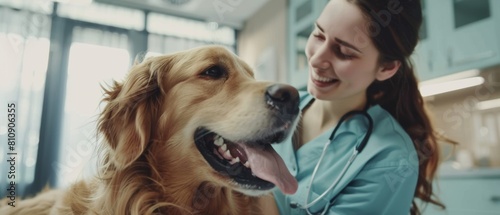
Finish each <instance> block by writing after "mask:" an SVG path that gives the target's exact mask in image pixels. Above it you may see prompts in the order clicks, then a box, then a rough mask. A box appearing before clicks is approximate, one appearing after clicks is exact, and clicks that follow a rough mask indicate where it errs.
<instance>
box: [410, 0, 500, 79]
mask: <svg viewBox="0 0 500 215" xmlns="http://www.w3.org/2000/svg"><path fill="white" fill-rule="evenodd" d="M422 1H423V15H424V23H423V26H422V29H421V31H422V32H421V41H420V43H419V45H418V46H417V48H416V50H415V53H414V55H413V56H412V58H413V60H414V62H415V67H416V70H417V75H418V77H419V79H420V80H428V79H432V78H436V77H441V76H445V75H449V74H452V73H456V72H461V71H465V70H470V69H483V68H487V67H491V66H495V65H497V64H500V1H498V0H438V1H436V0H422Z"/></svg>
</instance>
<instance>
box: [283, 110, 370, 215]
mask: <svg viewBox="0 0 500 215" xmlns="http://www.w3.org/2000/svg"><path fill="white" fill-rule="evenodd" d="M356 114H361V115H363V116H364V117H365V118H366V119H368V129H367V131H366V133H365V136H364V137H363V140H361V142H360V143H359V144H357V145H356V147H354V150H353V153H352V155H351V157H350V158H349V160H348V161H347V164H346V165H345V166H344V168H343V169H342V172H340V174H339V176H337V178H336V179H335V181H334V182H333V183H332V185H330V187H328V189H326V191H325V192H323V193H322V194H321V195H320V196H318V197H317V198H316V199H314V200H313V201H311V202H310V203H308V202H309V197H310V195H311V189H312V184H313V181H314V177H315V176H316V172H317V171H318V168H319V165H320V164H321V161H323V158H324V157H325V153H326V149H327V148H328V146H329V145H330V143H331V142H332V140H333V137H335V133H337V130H338V129H339V127H340V125H341V124H342V123H343V122H344V121H345V120H346V119H347V118H348V117H350V116H353V115H356ZM372 130H373V119H372V118H371V117H370V115H368V113H366V111H357V110H355V111H351V112H348V113H346V114H345V115H344V116H342V117H341V118H340V120H339V122H338V123H337V126H335V128H334V129H333V132H332V134H331V135H330V137H329V138H328V141H327V142H326V143H325V146H324V147H323V152H322V153H321V156H320V157H319V160H318V163H317V164H316V166H315V167H314V171H313V174H312V176H311V180H310V181H309V186H308V187H307V196H306V204H305V205H300V204H298V203H291V204H290V207H292V208H301V209H305V210H306V212H307V214H308V215H317V214H321V215H324V214H325V213H326V212H327V211H328V209H330V207H331V206H332V205H333V203H334V202H335V196H334V197H333V198H332V199H330V202H329V204H326V205H325V207H324V208H323V210H321V211H316V212H311V211H309V208H310V207H312V206H313V205H314V204H316V203H317V202H318V201H320V200H321V199H322V198H323V197H325V196H326V195H327V194H328V193H329V192H330V191H331V190H332V189H333V188H335V186H337V184H338V183H339V181H340V179H342V177H343V176H344V174H345V173H346V172H347V170H348V169H349V166H351V164H352V162H353V161H354V160H355V159H356V157H357V156H358V154H359V153H361V151H363V149H364V148H365V146H366V143H367V142H368V140H369V139H370V136H371V133H372Z"/></svg>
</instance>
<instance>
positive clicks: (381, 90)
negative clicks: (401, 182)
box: [347, 0, 455, 215]
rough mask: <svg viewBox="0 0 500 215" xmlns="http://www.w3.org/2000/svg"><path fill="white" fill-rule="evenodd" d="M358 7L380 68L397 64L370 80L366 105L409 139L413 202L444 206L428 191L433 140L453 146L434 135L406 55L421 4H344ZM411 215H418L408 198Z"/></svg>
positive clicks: (435, 153)
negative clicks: (413, 155)
mask: <svg viewBox="0 0 500 215" xmlns="http://www.w3.org/2000/svg"><path fill="white" fill-rule="evenodd" d="M347 1H348V2H351V3H353V4H355V5H356V6H358V8H359V9H360V10H361V11H362V12H363V14H364V16H365V18H366V19H367V21H368V25H367V26H366V27H367V28H366V29H365V30H366V32H368V35H369V37H370V38H371V40H372V42H373V43H374V45H375V47H376V48H377V49H378V51H379V53H380V56H379V64H384V63H387V62H392V61H395V60H396V61H400V62H401V66H400V68H399V70H398V71H397V72H396V74H395V75H394V76H393V77H391V78H390V79H388V80H385V81H375V82H374V83H372V85H370V86H369V87H368V89H367V98H368V104H369V105H373V104H379V105H380V106H382V107H383V108H384V109H385V110H387V111H388V112H389V113H391V115H392V116H393V117H394V118H395V119H396V120H397V121H398V122H399V123H400V124H401V126H402V127H403V128H404V130H405V131H406V132H407V133H408V134H409V136H410V137H411V138H412V140H413V143H414V145H415V149H416V151H417V154H418V159H419V173H418V181H417V186H416V188H415V198H419V199H420V200H422V201H423V202H427V203H433V204H436V205H438V206H440V207H442V208H444V205H443V204H442V203H441V202H439V200H437V199H436V198H435V195H434V194H433V192H432V180H433V178H434V176H435V172H436V169H437V166H438V164H439V156H440V153H439V147H438V140H444V141H446V142H450V143H453V144H455V142H454V141H451V140H449V139H446V138H444V137H442V136H440V135H439V134H437V132H435V131H434V129H433V126H432V123H431V120H430V119H429V117H428V115H427V113H426V110H425V105H424V100H423V98H422V95H421V94H420V91H419V89H418V81H417V78H416V76H415V73H414V70H413V65H412V62H411V60H410V56H411V54H412V53H413V51H414V49H415V46H416V45H417V43H418V41H419V30H420V26H421V24H422V8H421V3H420V0H375V1H374V0H347ZM410 213H411V214H412V215H418V214H421V213H420V210H419V208H418V206H417V204H416V202H415V199H413V202H412V207H411V211H410Z"/></svg>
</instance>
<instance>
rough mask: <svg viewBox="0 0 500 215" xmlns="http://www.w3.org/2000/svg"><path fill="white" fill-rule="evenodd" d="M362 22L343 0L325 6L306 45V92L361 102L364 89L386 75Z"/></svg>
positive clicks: (355, 9)
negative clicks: (307, 72) (307, 62)
mask: <svg viewBox="0 0 500 215" xmlns="http://www.w3.org/2000/svg"><path fill="white" fill-rule="evenodd" d="M366 25H367V22H366V19H365V17H364V16H363V14H362V13H361V11H360V10H359V9H358V8H357V6H355V5H354V4H352V3H349V2H347V0H331V1H329V3H328V4H327V5H326V7H325V8H324V10H323V12H322V13H321V15H320V16H319V18H318V19H317V21H316V24H315V29H314V31H313V32H312V34H311V35H310V37H309V39H308V42H307V46H306V56H307V58H308V60H309V81H308V91H309V93H311V94H312V95H313V96H314V97H315V98H317V99H320V100H343V101H351V102H354V103H363V102H364V101H365V100H366V88H367V87H368V86H369V85H370V84H371V83H372V82H373V81H374V80H376V79H377V80H385V79H387V78H388V77H386V75H385V74H384V73H383V72H384V71H385V69H384V68H383V67H381V66H379V63H378V59H379V52H378V51H377V49H376V48H375V46H374V45H373V43H372V41H371V40H370V38H369V37H368V36H367V34H365V33H364V31H363V29H366Z"/></svg>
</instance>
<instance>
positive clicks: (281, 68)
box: [238, 0, 287, 82]
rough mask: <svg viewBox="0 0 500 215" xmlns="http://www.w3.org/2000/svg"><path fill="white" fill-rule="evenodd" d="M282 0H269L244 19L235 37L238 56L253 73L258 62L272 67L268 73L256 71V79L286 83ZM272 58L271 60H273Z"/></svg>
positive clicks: (284, 5) (285, 36)
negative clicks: (241, 27)
mask: <svg viewBox="0 0 500 215" xmlns="http://www.w3.org/2000/svg"><path fill="white" fill-rule="evenodd" d="M286 8H287V1H286V0H270V1H268V3H266V4H265V5H264V6H263V7H262V8H261V9H260V10H259V11H258V12H257V13H255V15H254V16H252V17H251V18H250V19H248V20H247V22H246V23H245V26H244V28H243V29H242V30H241V31H240V34H239V35H238V54H239V56H240V57H241V58H242V59H243V60H245V61H246V62H247V63H248V64H249V65H250V66H251V67H252V68H253V69H254V70H255V69H257V67H258V65H259V64H260V63H261V62H264V63H266V65H265V66H264V67H265V68H274V69H272V70H273V71H274V72H273V73H271V74H268V73H266V74H262V73H261V72H263V71H259V70H256V71H255V73H256V78H257V79H261V80H264V79H265V80H271V81H278V82H286V80H287V59H286V56H287V53H286V41H287V35H286V29H287V27H286V25H287V23H286V20H287V19H286V17H287V10H286ZM273 58H274V59H273Z"/></svg>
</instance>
